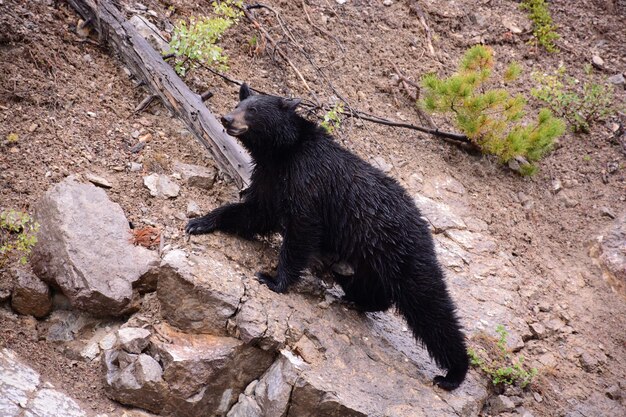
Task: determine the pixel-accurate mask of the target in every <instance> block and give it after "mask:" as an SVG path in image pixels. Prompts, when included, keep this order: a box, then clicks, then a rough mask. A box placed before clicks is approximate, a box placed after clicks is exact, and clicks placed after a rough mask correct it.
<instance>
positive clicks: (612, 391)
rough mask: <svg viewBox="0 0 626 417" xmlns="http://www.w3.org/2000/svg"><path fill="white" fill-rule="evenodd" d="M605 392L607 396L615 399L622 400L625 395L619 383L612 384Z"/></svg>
mask: <svg viewBox="0 0 626 417" xmlns="http://www.w3.org/2000/svg"><path fill="white" fill-rule="evenodd" d="M604 393H605V394H606V396H607V397H609V398H610V399H612V400H615V401H619V400H621V399H622V396H623V394H622V390H621V389H620V387H619V385H617V384H615V385H611V386H610V387H608V388H607V389H606V391H604Z"/></svg>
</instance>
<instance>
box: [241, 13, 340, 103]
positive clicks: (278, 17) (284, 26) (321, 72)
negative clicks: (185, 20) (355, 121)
mask: <svg viewBox="0 0 626 417" xmlns="http://www.w3.org/2000/svg"><path fill="white" fill-rule="evenodd" d="M246 9H247V11H249V10H252V9H267V10H269V11H270V12H272V13H273V14H274V16H276V20H277V21H278V24H279V26H280V28H281V29H282V31H283V33H284V34H285V37H286V38H287V39H289V40H290V42H291V43H292V44H293V45H294V46H295V47H296V49H298V52H300V54H301V55H302V56H304V58H305V59H306V60H307V61H309V64H311V66H312V67H313V68H314V69H315V71H316V72H317V73H318V74H319V75H320V76H321V77H322V78H323V79H324V81H326V83H327V84H328V86H329V87H330V89H331V91H332V92H333V93H334V94H335V95H336V96H337V97H338V98H339V99H340V100H341V101H343V102H344V103H345V105H346V107H347V108H348V110H350V111H352V105H351V104H350V102H349V101H348V100H347V99H346V98H345V97H344V96H343V95H342V94H341V93H340V92H339V91H338V90H337V89H336V88H335V86H334V84H333V82H332V81H331V79H330V78H329V77H328V75H327V74H326V73H325V72H324V70H322V68H321V67H320V66H319V65H318V64H317V63H316V62H315V60H314V59H313V58H312V57H311V55H310V54H309V53H308V52H307V51H306V50H305V49H304V47H303V46H302V45H301V44H300V43H299V42H298V41H297V40H296V36H295V35H294V33H293V32H292V31H291V29H290V28H289V25H287V23H286V22H285V21H284V19H283V18H282V17H281V15H280V14H279V13H278V12H277V11H276V10H275V9H273V8H272V7H270V6H267V5H265V4H262V3H257V4H253V5H250V6H247V7H246ZM248 13H249V12H248ZM246 16H247V15H246ZM257 23H258V22H257ZM309 91H310V90H309ZM314 98H315V100H316V102H317V105H318V106H320V107H321V104H320V103H319V100H318V99H317V97H316V96H314Z"/></svg>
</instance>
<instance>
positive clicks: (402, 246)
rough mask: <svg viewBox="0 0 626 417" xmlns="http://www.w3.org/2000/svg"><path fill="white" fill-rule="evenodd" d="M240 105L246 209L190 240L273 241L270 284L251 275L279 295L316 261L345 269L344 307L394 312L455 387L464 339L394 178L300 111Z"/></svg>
mask: <svg viewBox="0 0 626 417" xmlns="http://www.w3.org/2000/svg"><path fill="white" fill-rule="evenodd" d="M240 99H241V102H240V103H239V105H238V106H237V108H236V109H235V110H234V111H233V112H232V113H231V114H230V115H227V116H225V117H224V118H223V123H224V124H225V125H226V127H227V128H229V126H230V123H233V124H234V123H238V122H239V123H240V124H239V126H244V127H245V128H247V130H246V131H245V132H244V133H243V134H241V135H239V139H240V141H241V142H242V143H243V145H244V146H245V147H246V148H247V149H248V150H249V151H250V154H251V155H252V158H253V160H254V162H255V167H254V172H253V174H252V184H251V186H250V188H249V190H248V191H247V192H246V195H245V199H244V202H242V203H235V204H228V205H226V206H223V207H220V208H218V209H216V210H214V211H212V212H210V213H209V214H207V215H206V216H204V217H201V218H199V219H195V220H192V221H190V222H189V224H188V225H187V228H186V230H187V232H188V233H190V234H199V233H210V232H212V231H214V230H221V231H224V232H229V233H234V234H237V235H239V236H243V237H245V238H252V237H253V236H254V235H256V234H267V233H271V232H275V231H278V232H280V233H281V234H282V236H283V239H284V240H283V244H282V247H281V250H280V258H279V262H278V270H277V273H276V275H275V276H271V275H268V274H263V273H260V274H258V277H259V279H260V280H261V281H262V282H264V283H265V284H267V286H268V287H269V288H270V289H272V290H273V291H276V292H285V291H286V290H287V289H288V287H289V285H290V284H292V283H293V282H295V281H297V280H298V278H299V277H300V274H301V272H302V270H303V269H304V268H305V267H307V265H309V262H310V260H311V258H312V257H313V256H315V255H318V254H330V255H331V256H332V257H334V258H335V259H337V260H341V261H344V262H346V263H347V264H349V265H351V266H352V268H353V269H354V275H352V276H340V275H336V279H337V282H338V283H339V284H340V285H341V287H342V288H343V290H344V292H345V294H346V295H345V298H346V299H347V300H349V301H352V302H354V303H356V304H357V306H358V307H359V308H361V309H362V310H365V311H382V310H386V309H388V308H389V307H391V306H392V305H395V306H396V308H397V309H398V311H399V312H400V313H401V314H402V315H403V316H404V317H405V318H406V320H407V322H408V324H409V326H410V328H411V329H412V331H413V334H414V335H415V337H416V338H417V339H418V340H419V341H421V342H422V343H423V344H424V345H425V346H426V348H427V349H428V353H429V354H430V356H431V357H432V358H433V359H434V360H435V362H436V363H437V364H438V365H439V366H440V367H441V368H444V369H446V370H448V373H447V375H446V376H445V377H443V376H437V377H436V378H435V380H434V382H435V383H436V384H437V385H439V386H440V387H442V388H444V389H446V390H452V389H455V388H456V387H458V386H459V385H460V384H461V382H463V380H464V378H465V375H466V373H467V369H468V357H467V353H466V346H465V339H464V336H463V334H462V332H461V330H460V325H459V322H458V319H457V317H456V313H455V306H454V303H453V301H452V300H451V298H450V295H449V294H448V291H447V289H446V284H445V281H444V277H443V273H442V270H441V268H440V266H439V263H438V262H437V259H436V256H435V251H434V247H433V240H432V237H431V234H430V231H429V229H428V226H427V224H426V223H425V221H424V220H423V219H422V218H421V216H420V213H419V211H418V209H417V208H416V207H415V204H414V202H413V200H412V199H411V198H410V197H409V195H408V194H407V193H406V192H405V191H404V189H403V188H402V187H401V186H400V185H399V184H398V183H397V182H396V181H395V180H394V179H392V178H390V177H388V176H386V175H385V174H384V173H383V172H381V171H380V170H378V169H376V168H374V167H373V166H371V165H370V164H368V163H366V162H365V161H363V160H362V159H361V158H359V157H358V156H356V155H354V154H352V153H351V152H349V151H347V150H346V149H343V148H342V147H341V146H339V145H338V144H337V143H336V142H335V141H334V140H333V139H332V138H331V137H330V136H329V135H328V134H327V133H326V132H325V131H324V130H323V129H322V128H320V127H318V126H317V125H316V124H315V123H312V122H310V121H308V120H306V119H304V118H302V117H300V116H298V115H297V114H296V112H295V110H294V109H295V106H297V102H295V101H292V100H287V99H283V98H279V97H271V96H259V95H251V94H250V91H249V89H248V88H247V86H245V85H244V86H243V87H242V89H241V91H240ZM238 118H239V119H238ZM235 119H238V122H234V121H233V120H235ZM232 129H234V128H232Z"/></svg>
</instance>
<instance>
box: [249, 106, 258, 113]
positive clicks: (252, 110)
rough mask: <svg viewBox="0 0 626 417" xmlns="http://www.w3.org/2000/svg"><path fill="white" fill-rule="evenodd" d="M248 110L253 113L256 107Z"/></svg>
mask: <svg viewBox="0 0 626 417" xmlns="http://www.w3.org/2000/svg"><path fill="white" fill-rule="evenodd" d="M248 111H250V112H251V113H256V107H250V108H249V109H248Z"/></svg>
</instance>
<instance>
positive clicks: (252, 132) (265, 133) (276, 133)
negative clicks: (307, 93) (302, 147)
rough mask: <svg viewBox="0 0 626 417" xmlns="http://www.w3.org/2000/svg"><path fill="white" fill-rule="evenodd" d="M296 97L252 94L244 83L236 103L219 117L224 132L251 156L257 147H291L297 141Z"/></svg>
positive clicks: (257, 150)
mask: <svg viewBox="0 0 626 417" xmlns="http://www.w3.org/2000/svg"><path fill="white" fill-rule="evenodd" d="M298 104H300V100H299V99H288V98H283V97H275V96H269V95H261V94H254V93H253V92H252V91H251V90H250V87H248V85H247V84H242V85H241V88H240V89H239V104H237V107H235V109H234V110H233V111H231V112H230V113H228V114H226V115H225V116H223V117H222V119H221V120H222V125H224V127H225V128H226V132H227V133H228V134H229V135H231V136H235V137H237V138H238V139H239V140H240V141H241V142H242V143H243V145H244V146H245V147H246V148H248V150H249V151H251V153H252V154H253V157H254V156H255V155H254V154H255V153H257V154H258V153H259V151H260V150H269V149H274V150H276V149H279V148H284V147H288V146H291V145H293V144H295V143H296V142H297V140H298V136H299V135H298V128H299V125H300V120H302V119H301V118H300V117H299V116H298V115H297V114H296V111H295V110H296V107H298Z"/></svg>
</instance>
